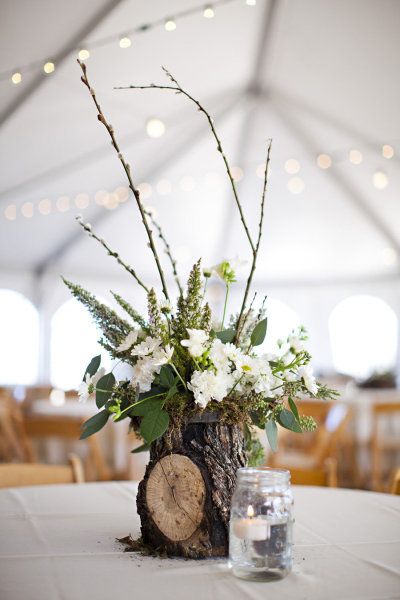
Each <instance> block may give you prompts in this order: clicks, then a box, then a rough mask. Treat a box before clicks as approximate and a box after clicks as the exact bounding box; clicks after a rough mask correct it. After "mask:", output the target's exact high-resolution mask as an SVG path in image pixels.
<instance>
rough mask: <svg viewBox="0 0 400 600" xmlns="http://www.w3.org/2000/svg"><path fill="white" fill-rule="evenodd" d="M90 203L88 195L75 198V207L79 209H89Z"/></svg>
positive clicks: (79, 195)
mask: <svg viewBox="0 0 400 600" xmlns="http://www.w3.org/2000/svg"><path fill="white" fill-rule="evenodd" d="M89 203H90V198H89V196H88V195H87V194H78V195H77V196H75V205H76V206H77V207H78V208H87V207H88V206H89Z"/></svg>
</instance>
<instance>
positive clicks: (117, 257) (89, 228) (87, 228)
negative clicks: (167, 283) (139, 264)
mask: <svg viewBox="0 0 400 600" xmlns="http://www.w3.org/2000/svg"><path fill="white" fill-rule="evenodd" d="M76 220H77V221H78V223H79V225H80V226H81V227H82V228H83V229H84V230H85V231H86V232H87V233H88V234H89V235H90V237H92V238H94V239H95V240H97V241H98V242H99V243H100V244H101V245H102V246H103V248H105V249H106V250H107V252H108V254H109V255H110V256H112V257H113V258H115V260H116V261H117V263H118V264H120V265H121V267H124V269H125V271H128V273H129V274H130V275H132V277H133V278H134V279H136V281H137V282H138V284H139V285H140V286H141V287H142V288H143V289H144V290H146V292H147V293H149V288H148V287H147V286H146V285H145V284H144V283H143V281H141V279H139V277H138V275H137V274H136V271H134V270H133V269H132V267H131V266H130V265H128V264H127V263H125V262H124V261H123V260H122V258H121V257H120V255H119V254H118V252H114V250H111V248H110V246H109V245H108V244H107V242H106V241H105V240H103V238H100V237H99V236H98V235H96V234H95V233H94V231H93V230H92V226H91V225H90V224H89V223H84V222H83V220H82V218H81V217H76Z"/></svg>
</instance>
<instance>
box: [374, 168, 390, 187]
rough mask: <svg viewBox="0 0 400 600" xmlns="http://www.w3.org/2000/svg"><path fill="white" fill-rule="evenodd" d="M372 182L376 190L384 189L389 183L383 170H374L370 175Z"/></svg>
mask: <svg viewBox="0 0 400 600" xmlns="http://www.w3.org/2000/svg"><path fill="white" fill-rule="evenodd" d="M372 183H373V184H374V187H375V188H376V189H377V190H384V189H385V187H387V185H388V183H389V181H388V178H387V175H386V173H384V172H383V171H375V173H374V174H373V176H372Z"/></svg>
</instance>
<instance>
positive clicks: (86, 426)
mask: <svg viewBox="0 0 400 600" xmlns="http://www.w3.org/2000/svg"><path fill="white" fill-rule="evenodd" d="M109 416H110V414H109V412H108V411H107V410H102V411H100V412H99V413H96V414H95V415H93V417H90V419H88V420H87V421H85V422H84V423H83V425H82V433H81V436H80V438H79V439H80V440H84V439H86V438H87V437H89V436H90V435H93V434H94V433H97V431H100V429H102V427H104V425H105V424H106V423H107V421H108V417H109Z"/></svg>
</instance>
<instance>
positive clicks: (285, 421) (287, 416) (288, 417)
mask: <svg viewBox="0 0 400 600" xmlns="http://www.w3.org/2000/svg"><path fill="white" fill-rule="evenodd" d="M278 422H279V424H280V425H282V427H285V429H290V431H295V432H296V433H302V429H301V427H300V425H299V423H298V421H297V420H296V417H295V416H294V414H293V413H292V412H291V411H290V410H287V409H286V408H284V409H282V410H281V412H280V413H279V416H278Z"/></svg>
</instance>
